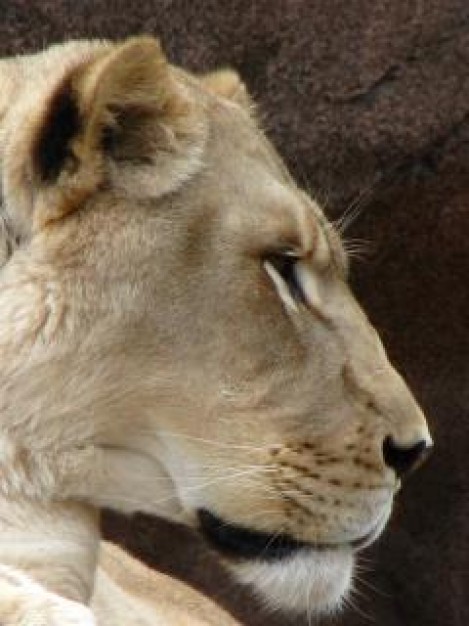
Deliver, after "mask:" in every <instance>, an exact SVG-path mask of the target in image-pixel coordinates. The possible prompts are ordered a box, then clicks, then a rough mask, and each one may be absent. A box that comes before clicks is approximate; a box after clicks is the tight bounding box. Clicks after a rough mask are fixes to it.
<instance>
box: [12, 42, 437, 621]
mask: <svg viewBox="0 0 469 626" xmlns="http://www.w3.org/2000/svg"><path fill="white" fill-rule="evenodd" d="M0 79H1V91H0V111H1V122H0V160H1V161H0V162H1V174H2V178H1V180H2V209H1V220H0V224H1V229H0V232H1V235H0V242H1V246H0V250H1V253H0V254H1V265H2V268H1V270H0V354H1V363H2V369H1V374H0V420H1V436H0V437H1V439H0V464H1V472H0V489H1V499H0V507H1V515H0V519H1V522H0V523H1V529H0V537H1V539H2V541H1V542H0V562H1V563H2V565H1V566H0V622H1V623H2V624H8V625H12V626H19V624H22V625H24V624H33V623H34V624H61V626H66V625H68V624H75V625H77V624H80V625H83V624H90V623H93V620H94V617H93V616H92V613H91V611H90V610H89V609H88V608H87V606H86V605H88V604H89V602H90V598H91V597H92V595H93V590H94V595H93V598H92V604H93V606H94V607H95V611H96V615H97V621H98V623H99V624H102V625H104V626H105V625H106V624H109V625H111V624H112V625H113V626H114V625H115V624H117V623H123V624H124V623H125V624H137V623H138V624H159V623H162V624H173V623H174V624H179V625H182V624H184V623H187V624H196V623H198V624H202V623H213V624H218V625H220V624H223V623H226V624H229V623H233V622H232V620H231V619H230V618H229V617H228V615H226V614H224V613H222V612H221V611H219V612H218V613H217V609H215V608H213V607H212V605H208V600H207V601H206V602H207V604H204V603H203V601H202V600H201V599H200V598H197V597H196V596H195V592H192V593H193V594H194V597H195V599H194V598H192V596H190V592H189V590H186V591H184V588H183V587H176V583H174V584H175V586H174V587H173V589H176V588H177V589H178V591H174V592H170V591H168V594H166V595H165V594H164V593H163V594H161V593H160V592H161V589H160V590H159V591H158V590H157V589H156V587H155V588H154V589H152V587H151V584H150V583H149V582H148V581H151V580H152V577H151V576H152V575H151V574H149V573H148V572H146V571H144V570H143V566H142V569H140V570H138V568H139V566H138V564H136V563H134V562H132V561H130V560H129V561H127V559H128V557H126V556H122V555H120V554H119V552H116V549H113V548H110V547H105V548H104V549H103V552H102V554H101V557H99V558H101V561H102V567H101V565H100V564H98V565H97V560H98V545H99V537H98V530H97V528H98V517H97V514H96V511H98V510H99V509H100V508H101V507H103V506H108V507H113V508H115V509H118V510H121V511H124V512H132V511H136V510H142V511H148V512H150V513H155V514H157V515H161V516H164V517H167V518H170V519H177V520H179V521H183V522H184V523H186V524H188V525H190V526H193V527H195V528H197V529H199V530H200V532H201V534H202V536H203V537H205V538H206V540H207V542H208V544H210V546H212V547H213V549H215V550H216V551H218V552H219V553H220V555H221V556H222V558H223V560H224V561H225V563H226V565H227V567H228V568H230V570H231V571H232V572H233V573H234V575H235V577H237V579H238V580H239V581H241V582H244V583H250V584H252V585H253V586H254V588H255V589H256V590H257V593H258V594H259V595H260V596H261V597H262V598H264V599H265V601H266V602H267V603H268V604H269V605H271V606H275V607H278V608H281V609H284V610H291V611H314V612H318V613H320V612H325V611H331V610H333V609H335V608H336V607H338V606H340V604H341V599H343V598H344V596H345V595H346V594H347V590H348V589H349V587H350V584H351V579H352V572H353V565H354V558H355V553H356V552H357V551H358V550H360V549H362V548H363V547H365V546H367V545H368V544H370V543H371V542H372V541H373V540H374V539H376V537H377V536H378V535H379V534H380V533H381V531H382V530H383V528H384V526H385V524H386V521H387V519H388V517H389V515H390V512H391V508H392V502H393V496H394V493H395V492H396V491H397V489H398V488H399V485H400V478H401V476H402V475H403V474H404V473H406V472H407V471H408V470H410V469H411V468H412V467H413V466H415V465H416V464H417V463H418V462H419V461H420V460H421V458H422V455H423V454H424V453H425V451H426V450H427V449H428V448H429V446H430V445H431V438H430V435H429V432H428V429H427V426H426V423H425V419H424V417H423V415H422V412H421V411H420V409H419V407H418V406H417V404H416V402H415V400H414V399H413V397H412V395H411V393H410V392H409V390H408V388H407V387H406V385H405V383H404V382H403V381H402V379H401V378H400V376H399V375H398V373H397V372H396V371H395V370H394V369H393V367H392V366H391V365H390V363H389V361H388V360H387V358H386V354H385V352H384V349H383V347H382V345H381V343H380V340H379V338H378V336H377V334H376V332H375V330H374V329H373V327H372V326H371V325H370V323H369V321H368V320H367V318H366V316H365V315H364V313H363V311H362V310H361V309H360V307H359V305H358V304H357V302H356V301H355V299H354V297H353V296H352V294H351V293H350V291H349V288H348V286H347V282H346V279H347V258H346V254H345V252H344V248H343V246H342V244H341V241H340V237H339V235H338V233H337V232H336V230H335V229H334V227H333V225H332V224H330V223H329V222H328V221H327V220H326V218H325V217H324V214H323V213H322V211H321V209H320V208H319V206H318V205H317V204H316V203H315V202H314V200H313V199H311V198H310V197H308V195H306V194H305V193H304V192H302V191H301V190H300V189H299V188H298V187H297V185H296V184H295V183H294V181H293V180H292V178H291V176H290V175H289V173H288V171H287V169H286V168H285V166H284V165H283V163H282V161H281V159H280V158H279V156H278V155H277V153H276V152H275V150H274V149H273V147H272V146H271V144H270V143H269V142H268V140H267V139H266V138H265V136H264V135H263V133H262V132H261V131H260V130H259V127H258V125H257V123H256V116H255V113H254V112H253V108H252V104H251V102H250V98H249V96H248V94H247V93H246V90H245V88H244V86H243V84H242V83H241V82H240V80H239V78H238V77H237V76H236V74H234V73H233V72H230V71H222V72H218V73H214V74H211V75H209V76H205V77H201V78H198V77H195V76H193V75H191V74H188V73H186V72H184V71H182V70H181V69H179V68H176V67H173V66H171V65H170V64H168V62H167V61H166V59H165V57H164V55H163V54H162V52H161V50H160V47H159V45H158V44H157V42H156V41H155V40H153V39H151V38H147V37H142V38H135V39H130V40H128V41H126V42H124V43H117V44H116V43H109V42H102V41H98V42H72V43H67V44H65V45H59V46H54V47H52V48H50V49H48V50H46V51H45V52H41V53H39V54H37V55H33V56H23V57H16V58H12V59H7V60H3V61H1V63H0ZM135 568H137V569H135ZM137 570H138V572H137ZM160 580H161V579H160ZM95 581H97V582H96V584H95ZM136 581H142V582H141V583H140V582H139V583H138V584H137V583H136ZM165 584H166V583H165ZM164 589H166V587H164ZM170 589H171V587H170ZM157 593H159V595H156V594H157ZM171 594H173V596H174V594H175V596H174V597H176V598H177V599H176V600H174V598H173V600H171V598H170V596H171ZM155 598H157V599H158V601H155ZM165 598H168V601H167V605H166V604H165ZM191 598H192V599H191ZM171 603H172V604H171ZM170 605H171V606H170ZM207 606H209V608H207ZM142 607H143V608H142ZM158 607H160V611H159V612H158ZM161 607H162V608H161ZM171 607H172V608H171ZM191 607H192V608H191ZM194 607H198V608H194ZM171 611H173V612H171ZM204 611H205V612H204ZM212 611H213V613H212ZM210 616H212V617H210Z"/></svg>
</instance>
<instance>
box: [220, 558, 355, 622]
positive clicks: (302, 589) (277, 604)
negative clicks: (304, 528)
mask: <svg viewBox="0 0 469 626" xmlns="http://www.w3.org/2000/svg"><path fill="white" fill-rule="evenodd" d="M353 565H354V556H353V553H352V551H351V550H350V549H346V548H343V549H342V548H340V549H336V550H325V551H323V552H322V551H314V550H301V551H299V552H298V553H297V554H294V555H292V556H290V557H287V558H285V559H282V560H280V561H277V562H268V561H261V560H258V561H254V562H252V561H250V562H245V563H237V564H235V565H231V566H229V567H230V569H232V571H233V572H234V573H235V576H236V577H237V579H238V580H239V581H241V582H242V583H245V584H249V585H252V588H253V589H255V590H256V592H257V594H258V596H259V597H260V599H261V601H262V602H263V603H265V605H266V606H267V607H268V608H269V609H270V610H281V611H285V612H294V613H306V614H307V615H311V614H312V613H313V612H314V613H315V614H318V613H319V614H330V613H335V612H336V611H338V610H340V608H341V606H342V603H343V600H344V598H345V597H346V596H347V592H348V590H349V589H350V586H351V583H352V576H353Z"/></svg>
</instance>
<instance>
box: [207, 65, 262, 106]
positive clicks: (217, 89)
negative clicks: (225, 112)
mask: <svg viewBox="0 0 469 626" xmlns="http://www.w3.org/2000/svg"><path fill="white" fill-rule="evenodd" d="M202 83H203V84H204V86H205V87H206V88H207V89H208V90H209V91H210V92H212V93H214V94H216V95H217V96H222V97H223V98H226V99H228V100H231V101H232V102H236V104H239V105H240V106H242V107H244V108H247V109H251V108H252V107H253V106H254V104H253V101H252V100H251V97H250V95H249V94H248V91H247V89H246V85H245V84H244V83H243V81H242V80H241V78H240V76H239V74H238V73H237V72H235V70H232V69H221V70H216V71H215V72H210V73H209V74H205V75H204V76H203V77H202Z"/></svg>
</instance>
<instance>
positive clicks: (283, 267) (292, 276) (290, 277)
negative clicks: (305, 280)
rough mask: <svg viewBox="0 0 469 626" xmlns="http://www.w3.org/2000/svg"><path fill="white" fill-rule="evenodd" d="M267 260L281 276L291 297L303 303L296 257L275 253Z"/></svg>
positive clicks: (303, 298) (303, 297)
mask: <svg viewBox="0 0 469 626" xmlns="http://www.w3.org/2000/svg"><path fill="white" fill-rule="evenodd" d="M269 261H270V263H271V264H272V265H273V267H274V268H275V270H276V271H277V272H278V274H280V276H281V277H282V279H283V281H284V282H285V284H286V285H287V287H288V289H289V290H290V293H291V295H292V297H293V298H294V299H295V300H297V301H298V302H303V304H305V303H306V302H305V296H304V292H303V288H302V286H301V283H300V280H299V278H298V273H297V271H296V265H297V263H298V258H297V257H295V256H291V255H289V254H275V255H272V256H271V257H270V258H269Z"/></svg>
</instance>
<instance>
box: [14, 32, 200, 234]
mask: <svg viewBox="0 0 469 626" xmlns="http://www.w3.org/2000/svg"><path fill="white" fill-rule="evenodd" d="M89 57H90V58H85V59H84V60H82V61H80V62H78V63H77V64H76V65H75V66H74V67H72V68H70V70H69V71H68V72H67V73H66V74H65V75H64V76H63V77H62V79H61V81H60V82H59V84H58V85H56V86H55V88H54V89H52V91H51V93H49V94H48V97H47V101H46V104H45V107H44V110H43V114H42V115H41V116H38V117H39V119H38V120H37V124H36V130H35V131H34V132H33V138H32V140H31V145H30V148H29V149H28V150H27V152H28V155H29V162H28V163H27V164H26V165H25V168H26V170H27V173H26V174H25V175H24V176H23V179H22V180H21V181H18V182H23V183H25V182H26V184H27V185H29V186H32V188H33V191H32V192H31V193H29V195H28V194H27V195H28V198H29V199H30V200H31V203H32V205H33V206H31V207H30V210H31V211H32V224H33V228H38V227H41V226H43V225H44V224H47V223H49V222H51V221H56V220H58V219H60V218H62V217H63V216H64V215H66V214H68V213H70V212H71V211H73V210H74V209H75V208H77V207H78V206H80V205H81V204H82V203H83V202H84V201H85V200H86V199H87V198H88V197H89V196H90V194H92V193H93V192H94V191H96V189H98V188H99V187H100V186H102V185H104V184H107V185H108V186H109V185H111V186H112V185H114V186H116V187H118V188H119V187H120V188H121V190H122V191H124V192H126V193H130V194H132V193H136V194H139V193H143V190H144V192H145V193H148V194H152V195H158V194H162V193H166V192H167V191H169V190H171V189H172V188H173V187H174V185H175V184H176V183H177V182H178V181H180V179H181V178H184V175H187V171H188V170H189V169H190V168H188V166H187V161H188V160H189V161H193V159H191V154H192V153H193V152H197V153H198V152H200V144H201V143H202V142H203V139H204V125H203V122H202V117H201V112H200V110H199V108H198V107H197V106H196V102H195V101H194V98H193V97H192V96H191V95H190V93H189V90H188V89H187V86H186V85H185V84H184V80H181V79H180V77H179V78H178V77H177V76H176V74H175V71H174V70H173V69H172V68H171V66H170V65H169V64H168V62H167V60H166V58H165V56H164V54H163V52H162V50H161V48H160V45H159V43H158V42H157V41H156V40H155V39H153V38H150V37H138V38H133V39H129V40H127V41H126V42H125V43H123V44H120V45H109V44H107V45H106V44H103V47H102V48H101V49H100V48H99V47H98V48H96V49H93V51H92V53H90V55H89ZM142 169H143V170H151V172H152V176H150V175H149V172H148V171H146V172H142ZM16 171H18V167H16ZM142 178H143V179H145V180H143V179H142ZM150 181H151V185H150V186H148V184H147V183H149V182H150ZM10 187H11V185H10ZM23 195H24V194H23Z"/></svg>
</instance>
